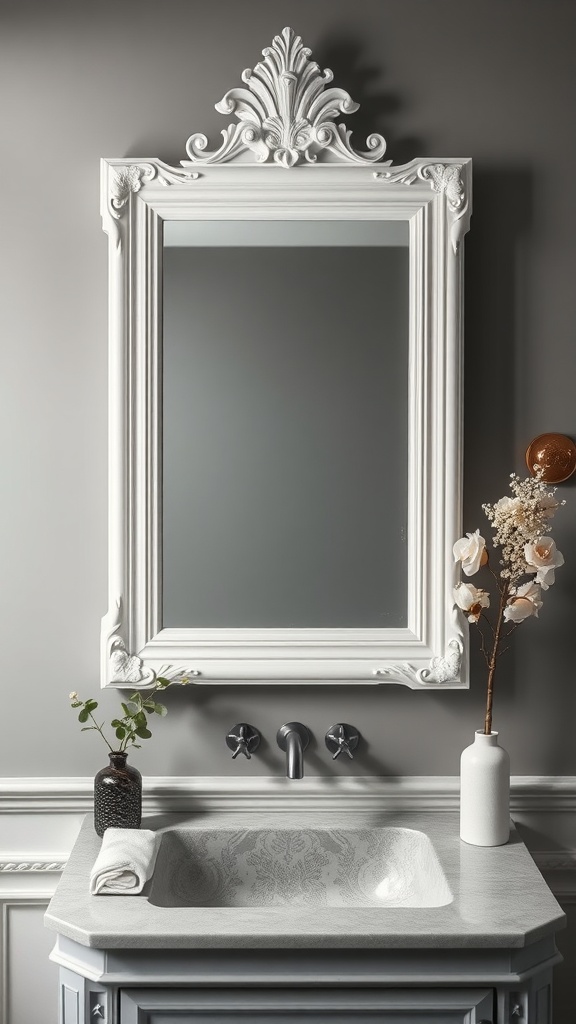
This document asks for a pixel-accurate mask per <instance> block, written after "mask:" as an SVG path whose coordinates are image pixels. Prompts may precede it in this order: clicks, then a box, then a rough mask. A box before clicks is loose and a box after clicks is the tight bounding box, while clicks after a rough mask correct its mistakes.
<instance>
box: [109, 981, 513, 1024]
mask: <svg viewBox="0 0 576 1024" xmlns="http://www.w3.org/2000/svg"><path fill="white" fill-rule="evenodd" d="M493 1005H494V996H493V992H492V990H491V989H412V990H410V989H229V990H228V991H222V990H221V989H220V990H216V989H201V990H198V989H194V990H191V989H159V988H154V989H146V988H139V989H123V990H122V992H121V994H120V1024H242V1022H243V1021H245V1022H246V1024H248V1022H252V1021H255V1022H256V1024H356V1022H359V1024H430V1015H431V1014H433V1019H434V1024H493V1022H494V1016H493Z"/></svg>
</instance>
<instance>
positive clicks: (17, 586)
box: [0, 0, 576, 776]
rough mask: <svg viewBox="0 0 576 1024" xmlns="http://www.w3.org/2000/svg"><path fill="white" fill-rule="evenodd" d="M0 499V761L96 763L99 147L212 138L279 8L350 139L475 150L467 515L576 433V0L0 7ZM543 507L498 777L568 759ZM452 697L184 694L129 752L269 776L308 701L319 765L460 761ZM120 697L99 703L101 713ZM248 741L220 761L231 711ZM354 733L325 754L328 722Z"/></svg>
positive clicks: (101, 565)
mask: <svg viewBox="0 0 576 1024" xmlns="http://www.w3.org/2000/svg"><path fill="white" fill-rule="evenodd" d="M0 18H1V24H0V40H1V43H0V46H1V51H2V52H1V53H0V68H1V76H2V82H1V83H0V88H1V94H2V95H3V97H4V102H5V108H6V109H5V110H4V112H3V115H2V120H3V129H4V131H3V136H2V137H3V143H2V145H3V147H4V148H3V153H2V165H1V166H2V172H3V189H2V208H3V211H2V259H3V265H2V271H1V274H0V281H1V282H2V291H3V298H2V303H1V307H0V308H1V313H0V315H1V317H2V332H1V337H2V348H3V360H2V364H3V373H2V389H3V397H2V401H1V402H0V411H1V415H2V418H3V429H2V434H1V436H2V440H3V449H4V469H3V483H4V492H3V498H2V502H1V503H0V515H1V517H2V526H1V531H0V535H1V537H2V540H3V542H4V544H3V548H4V551H3V555H2V561H1V566H2V568H1V575H2V601H3V608H2V612H1V618H0V621H1V622H2V644H1V648H0V649H1V652H2V678H3V688H4V701H3V707H2V714H1V715H0V776H11V775H16V776H18V775H89V774H92V773H93V772H94V771H95V770H96V769H97V768H99V767H100V766H101V764H102V763H103V760H104V748H103V746H100V745H99V744H98V742H97V739H98V738H97V737H86V736H82V735H81V734H80V733H79V731H78V727H77V725H75V722H74V720H73V715H72V713H71V712H70V711H69V709H68V699H67V696H68V692H69V691H70V690H73V689H74V690H78V691H79V692H80V694H81V695H83V696H87V695H89V694H93V695H96V694H97V692H98V687H99V680H98V660H99V650H98V645H99V624H100V617H101V615H102V614H103V613H104V611H105V610H106V486H107V484H106V388H107V381H106V344H107V342H106V335H107V319H106V306H107V300H106V287H107V286H106V273H107V271H106V268H107V240H106V237H105V235H104V234H103V233H102V232H101V228H100V220H99V214H98V175H99V167H98V160H99V157H101V156H108V157H115V156H116V157H118V156H124V155H126V156H135V157H140V156H143V157H146V156H148V157H151V156H157V157H161V158H163V159H165V160H168V161H170V162H177V161H178V160H180V159H181V158H182V157H183V155H184V142H185V140H186V138H187V137H188V135H189V134H190V133H191V132H192V131H205V132H207V134H208V135H209V136H210V137H211V138H212V139H213V140H215V141H217V139H218V138H219V133H220V130H221V128H222V127H224V125H225V123H226V122H225V120H224V119H223V118H222V117H221V115H219V114H217V113H216V112H215V111H214V108H213V104H214V103H215V102H216V101H217V100H219V99H220V97H221V96H222V94H223V92H224V91H225V90H226V89H227V88H229V87H232V86H234V85H235V84H237V83H238V82H239V75H240V72H241V71H242V69H243V68H245V67H249V66H253V65H254V63H255V62H256V60H257V58H258V56H259V53H260V50H261V49H262V47H263V46H265V45H266V44H268V43H269V41H270V40H271V38H272V36H273V35H274V34H275V33H276V32H278V31H279V30H281V29H282V27H283V26H284V25H285V24H290V25H292V26H293V27H294V28H295V29H296V31H297V32H299V33H301V34H302V35H303V36H304V39H305V42H306V43H307V44H308V45H310V46H311V47H312V48H313V51H314V56H315V57H316V58H317V59H318V60H319V61H320V62H321V64H322V65H325V66H329V67H332V68H333V69H334V71H335V76H336V81H337V83H338V84H340V85H342V86H344V87H345V88H348V89H349V90H350V92H351V93H352V95H353V97H354V98H355V99H357V100H358V101H360V102H361V104H362V107H361V110H360V112H359V113H358V114H357V115H355V117H354V118H350V120H349V125H350V127H352V126H353V125H354V127H355V129H356V138H357V143H358V144H360V145H361V144H362V142H363V139H364V137H365V136H366V134H368V132H369V131H371V130H373V129H374V130H378V131H381V132H383V133H384V134H385V135H386V136H387V138H388V140H389V154H388V155H389V156H390V157H391V158H393V159H394V161H395V162H396V163H398V162H402V161H404V160H408V159H411V158H412V157H415V156H424V155H440V156H443V155H444V156H452V157H455V156H459V155H462V156H471V157H473V159H474V161H475V168H474V173H475V197H474V216H473V222H472V230H471V233H470V235H469V236H468V239H467V242H466V257H467V289H466V290H467V296H466V298H467V311H466V344H467V367H466V409H467V418H466V509H467V512H466V527H467V528H468V529H470V530H473V529H475V527H476V526H477V525H480V523H481V522H482V519H481V512H480V502H481V501H483V500H489V499H490V500H492V499H495V498H497V497H499V496H500V495H501V494H503V493H504V492H505V489H506V486H507V476H508V474H509V472H510V471H511V470H513V469H517V470H520V471H522V463H523V452H524V449H525V447H526V445H527V443H528V442H529V441H530V440H531V439H532V437H533V436H534V435H536V434H538V433H540V432H543V431H547V430H560V431H564V432H566V433H569V434H575V433H576V422H575V417H576V413H575V412H574V382H575V379H576V378H575V374H574V370H575V366H574V360H575V353H576V346H575V345H574V333H575V330H576V326H575V325H576V286H575V281H576V266H575V263H576V258H575V257H576V189H575V188H574V183H573V179H574V168H575V166H576V134H575V132H574V130H573V111H574V109H575V107H576V72H575V70H574V53H573V47H574V38H575V37H576V5H574V4H571V3H569V2H564V0H538V2H534V0H506V2H503V0H484V2H482V3H478V2H477V0H436V2H434V3H432V2H429V0H428V2H426V0H355V2H354V3H353V4H351V3H350V2H349V0H314V2H311V0H288V2H279V0H242V2H238V0H235V2H232V0H211V2H209V3H208V2H203V3H197V2H193V0H190V2H188V3H185V2H179V0H164V2H163V3H162V4H157V3H155V4H152V3H150V2H149V0H138V2H135V0H122V2H120V3H119V2H118V0H115V2H114V3H112V2H111V0H98V2H95V0H93V2H86V3H78V2H77V0H75V2H73V3H71V2H70V3H67V2H62V0H50V3H46V2H44V0H4V4H3V7H2V12H1V15H0ZM564 493H565V495H566V497H567V498H568V500H569V502H570V504H569V506H568V507H567V508H566V509H565V510H564V511H563V512H562V513H561V514H560V515H559V516H558V519H557V523H558V526H557V539H558V544H559V547H560V548H561V550H563V551H564V553H565V555H566V560H567V565H566V566H565V567H564V569H562V570H561V571H560V572H559V573H558V582H557V584H556V586H555V588H554V590H553V591H551V592H550V594H549V595H548V596H547V599H546V604H545V607H544V609H543V610H542V612H541V617H540V621H538V622H528V623H526V624H525V625H523V626H522V629H521V630H519V631H518V633H517V634H516V637H515V650H514V653H513V654H510V655H508V656H507V661H503V662H502V665H501V671H500V675H499V678H498V679H497V694H496V703H495V725H496V727H497V728H498V729H499V730H500V732H501V735H502V738H503V741H504V743H505V746H506V747H507V748H508V749H509V751H510V754H511V757H512V770H513V772H514V773H515V774H531V775H540V774H543V775H549V774H576V744H575V743H574V722H575V721H576V707H575V703H576V687H575V686H574V679H573V676H574V654H575V651H574V597H573V595H574V592H575V586H574V584H575V574H576V544H575V529H574V509H575V507H576V506H575V504H574V497H575V493H574V487H573V486H570V485H567V486H566V487H565V488H564ZM482 701H483V672H482V664H481V662H480V661H479V660H478V658H476V657H475V658H474V662H473V684H472V689H471V691H470V692H455V693H443V694H442V693H441V694H437V693H429V694H427V693H413V692H411V691H410V690H408V689H404V688H402V687H396V686H392V687H382V688H369V687H366V688H362V687H359V688H356V689H351V688H336V687H335V688H320V687H318V688H298V687H276V688H274V689H270V690H266V689H265V688H261V687H249V686H248V687H234V688H232V687H228V688H218V689H213V690H210V689H207V688H197V689H196V688H191V687H190V688H188V689H187V690H179V689H178V690H176V689H175V690H174V692H169V693H168V695H167V703H169V705H170V715H169V717H168V718H167V719H166V720H165V721H159V722H158V724H157V727H156V730H155V732H156V735H155V736H154V738H153V740H152V741H151V742H150V743H149V744H148V746H147V748H146V749H143V750H142V751H141V752H140V754H139V755H138V764H139V766H140V767H141V768H142V770H143V771H144V772H145V773H147V774H158V775H171V774H178V773H183V774H195V773H198V774H216V775H218V774H223V775H225V774H229V773H230V772H232V771H233V772H235V773H240V772H244V773H246V774H249V773H250V774H259V773H261V774H270V773H277V772H280V771H281V769H282V765H281V755H280V754H279V752H278V751H277V750H276V748H275V744H274V736H275V733H276V730H277V728H278V726H279V725H280V724H282V722H284V721H287V720H290V719H301V720H302V721H304V722H305V723H307V724H308V725H309V726H310V728H311V729H312V731H313V733H314V735H315V738H316V742H315V744H314V745H313V747H312V749H311V752H310V756H309V759H308V764H309V771H310V773H311V774H328V773H331V772H351V773H357V774H361V775H364V774H380V773H385V774H387V773H391V774H396V773H405V774H416V775H418V774H435V773H438V774H447V775H452V774H456V773H457V771H458V756H459V753H460V750H461V748H462V747H463V746H464V745H466V744H467V743H468V742H470V738H471V735H472V733H473V730H474V729H475V728H477V727H479V726H480V725H481V721H482ZM116 702H117V697H116V696H115V695H114V694H109V693H106V694H104V695H103V698H102V704H103V706H104V709H105V711H106V712H107V713H108V712H111V711H112V709H113V708H115V706H116ZM242 719H246V720H248V721H251V722H253V723H254V724H255V725H257V726H258V727H259V728H260V729H261V730H262V732H263V734H264V737H265V738H266V740H267V741H268V742H267V743H265V744H264V746H263V750H262V756H261V757H255V758H253V759H252V761H250V762H247V761H244V760H243V759H241V760H240V761H236V762H234V763H233V764H232V763H231V762H230V760H229V759H228V751H227V750H226V748H225V746H224V743H223V736H224V734H225V732H226V730H227V729H228V728H229V727H230V726H231V725H233V724H234V723H235V722H237V721H238V720H242ZM338 720H341V721H348V722H352V723H353V724H355V725H356V726H358V728H359V729H360V730H361V732H362V733H363V735H364V736H365V738H366V741H367V742H366V746H365V748H364V751H363V752H362V754H361V755H359V756H358V758H357V760H355V761H354V762H353V763H344V761H343V760H342V761H338V762H336V763H332V762H331V761H330V759H329V755H328V754H327V752H326V751H325V750H324V749H323V743H322V737H323V734H324V732H325V731H326V728H327V727H328V726H330V725H331V724H332V723H333V722H335V721H338Z"/></svg>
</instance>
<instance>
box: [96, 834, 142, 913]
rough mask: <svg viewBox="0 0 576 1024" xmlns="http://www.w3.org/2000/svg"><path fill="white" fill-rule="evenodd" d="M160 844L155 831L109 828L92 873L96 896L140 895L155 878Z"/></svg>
mask: <svg viewBox="0 0 576 1024" xmlns="http://www.w3.org/2000/svg"><path fill="white" fill-rule="evenodd" d="M157 853H158V843H157V837H156V833H155V832H150V831H149V829H144V828H143V829H137V828H107V829H106V831H105V833H104V837H103V839H102V846H101V848H100V853H99V854H98V856H97V858H96V861H95V864H94V867H93V868H92V872H91V874H90V892H91V894H92V895H93V896H96V895H98V893H101V894H102V895H103V896H105V895H111V894H113V893H117V894H118V893H123V894H124V895H129V896H131V895H136V894H137V893H139V892H142V889H143V888H144V884H145V883H146V882H147V881H148V879H149V878H151V877H152V872H153V870H154V864H155V863H156V854H157Z"/></svg>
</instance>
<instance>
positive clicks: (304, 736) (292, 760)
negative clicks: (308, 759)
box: [276, 722, 310, 779]
mask: <svg viewBox="0 0 576 1024" xmlns="http://www.w3.org/2000/svg"><path fill="white" fill-rule="evenodd" d="M276 740H277V742H278V746H279V747H280V750H285V751H286V776H287V777H288V778H289V779H302V778H304V751H305V750H306V747H307V746H308V744H309V742H310V733H309V732H308V729H307V728H306V726H305V725H302V723H301V722H288V723H287V725H283V726H282V727H281V728H280V729H278V733H277V734H276Z"/></svg>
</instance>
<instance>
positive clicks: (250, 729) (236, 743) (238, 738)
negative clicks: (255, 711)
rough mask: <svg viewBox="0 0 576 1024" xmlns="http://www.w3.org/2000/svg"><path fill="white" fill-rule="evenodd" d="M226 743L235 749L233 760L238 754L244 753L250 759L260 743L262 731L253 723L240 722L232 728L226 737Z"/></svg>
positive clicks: (231, 748)
mask: <svg viewBox="0 0 576 1024" xmlns="http://www.w3.org/2000/svg"><path fill="white" fill-rule="evenodd" d="M226 745H227V746H228V747H229V748H230V750H232V751H233V754H232V760H234V758H236V757H238V754H244V757H247V758H248V760H250V758H251V756H252V754H253V753H254V751H255V750H257V749H258V747H259V745H260V733H259V732H258V729H255V728H254V726H253V725H248V723H247V722H240V724H239V725H235V726H234V728H233V729H231V730H230V732H229V733H228V735H227V737H226Z"/></svg>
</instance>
